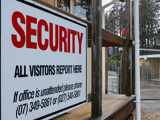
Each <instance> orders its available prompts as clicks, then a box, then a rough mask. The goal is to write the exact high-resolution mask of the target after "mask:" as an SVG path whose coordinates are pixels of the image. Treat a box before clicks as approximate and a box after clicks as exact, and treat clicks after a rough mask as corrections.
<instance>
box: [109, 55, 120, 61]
mask: <svg viewBox="0 0 160 120" xmlns="http://www.w3.org/2000/svg"><path fill="white" fill-rule="evenodd" d="M120 59H121V58H120V55H119V54H114V55H112V56H111V57H109V58H108V62H109V63H116V62H118V61H119V60H120Z"/></svg>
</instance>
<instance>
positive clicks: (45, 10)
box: [0, 0, 88, 120]
mask: <svg viewBox="0 0 160 120" xmlns="http://www.w3.org/2000/svg"><path fill="white" fill-rule="evenodd" d="M15 1H17V2H21V3H23V4H25V5H28V6H30V7H34V8H36V9H39V10H41V11H44V12H47V13H49V14H52V15H54V16H57V17H60V18H62V19H65V20H67V21H70V22H73V23H75V24H77V25H80V26H83V27H85V28H86V47H85V48H86V70H85V72H86V86H85V87H86V99H85V100H84V101H81V102H79V103H77V104H74V105H71V106H68V107H66V108H63V109H60V110H58V111H55V112H52V113H48V114H47V115H43V116H41V115H40V116H39V117H37V118H36V119H37V120H38V119H47V118H49V117H50V118H51V117H52V116H54V117H56V116H58V115H61V114H63V113H65V112H67V111H70V110H72V109H74V108H76V107H79V106H81V105H84V104H86V103H87V101H88V89H87V88H88V87H87V86H88V83H87V82H88V81H87V47H88V26H87V24H85V23H82V22H81V21H77V20H74V18H71V17H70V16H66V15H64V14H63V13H61V14H58V13H55V12H53V11H51V10H49V9H46V8H45V7H46V6H44V7H42V6H41V4H40V3H37V2H35V1H32V2H33V3H31V2H28V1H27V0H15ZM34 3H37V4H39V5H40V6H39V5H37V4H34ZM1 5H2V1H0V9H1V13H0V28H1V29H0V87H1V88H0V108H1V111H2V105H1V104H3V103H2V76H1V75H2V70H3V68H2V64H3V63H2V44H1V41H2V30H3V29H2V26H1V24H2V6H1ZM63 15H64V16H63ZM84 24H85V25H84ZM6 87H7V86H6ZM33 114H34V113H33ZM56 114H57V115H56ZM0 118H1V119H2V113H0Z"/></svg>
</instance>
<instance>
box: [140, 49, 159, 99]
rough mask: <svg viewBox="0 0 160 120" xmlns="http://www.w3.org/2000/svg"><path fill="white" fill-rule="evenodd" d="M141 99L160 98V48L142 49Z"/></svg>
mask: <svg viewBox="0 0 160 120" xmlns="http://www.w3.org/2000/svg"><path fill="white" fill-rule="evenodd" d="M140 81H141V99H160V50H156V49H140Z"/></svg>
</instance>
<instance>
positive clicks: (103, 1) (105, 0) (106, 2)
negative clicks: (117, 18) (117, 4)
mask: <svg viewBox="0 0 160 120" xmlns="http://www.w3.org/2000/svg"><path fill="white" fill-rule="evenodd" d="M111 1H112V0H102V6H104V5H105V4H108V3H110V2H111ZM111 7H112V5H111V6H109V7H107V8H106V9H105V11H109V10H110V9H111Z"/></svg>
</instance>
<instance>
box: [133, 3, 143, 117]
mask: <svg viewBox="0 0 160 120" xmlns="http://www.w3.org/2000/svg"><path fill="white" fill-rule="evenodd" d="M134 22H135V29H134V33H135V72H136V73H135V80H136V120H141V108H140V66H139V0H134Z"/></svg>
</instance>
